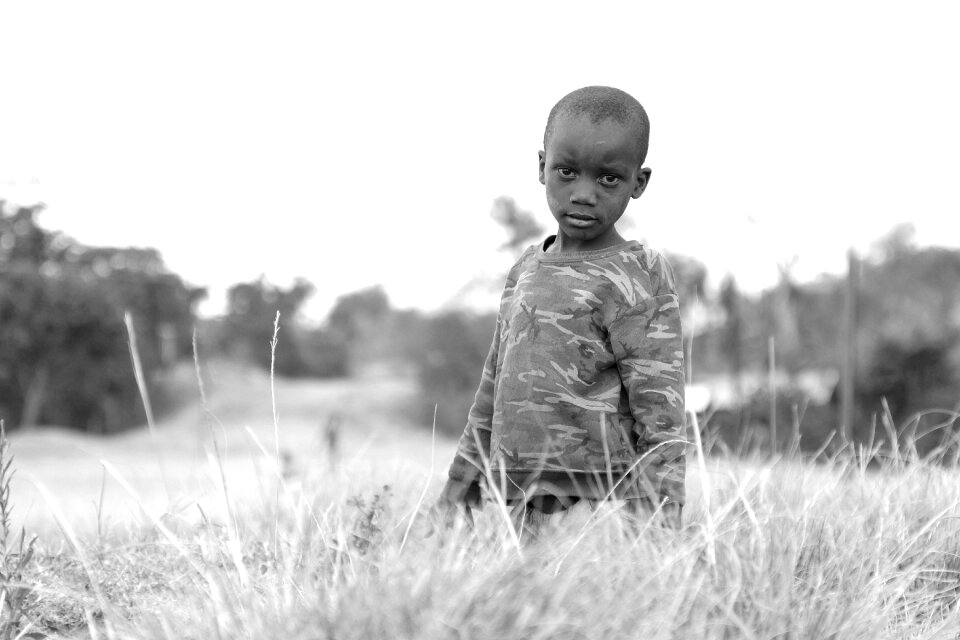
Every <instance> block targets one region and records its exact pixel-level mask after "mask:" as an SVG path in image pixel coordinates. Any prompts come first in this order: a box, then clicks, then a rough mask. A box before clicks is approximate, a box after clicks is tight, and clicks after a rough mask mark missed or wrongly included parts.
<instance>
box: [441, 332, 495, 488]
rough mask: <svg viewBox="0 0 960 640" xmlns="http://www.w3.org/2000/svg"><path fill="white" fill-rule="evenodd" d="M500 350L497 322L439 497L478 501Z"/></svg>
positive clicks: (490, 425)
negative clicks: (477, 386) (464, 424)
mask: <svg viewBox="0 0 960 640" xmlns="http://www.w3.org/2000/svg"><path fill="white" fill-rule="evenodd" d="M499 353H500V322H499V319H498V321H497V328H496V331H495V333H494V335H493V342H492V343H491V345H490V352H489V353H488V354H487V360H486V362H485V363H484V365H483V373H482V375H481V377H480V386H479V388H478V389H477V394H476V396H475V397H474V400H473V406H471V407H470V412H469V413H468V414H467V426H466V427H465V428H464V430H463V435H461V436H460V444H459V445H458V446H457V454H456V456H454V458H453V464H451V465H450V470H449V472H448V480H447V484H446V486H444V488H443V493H442V494H441V496H440V500H441V501H445V502H449V503H453V504H468V505H477V504H479V503H480V485H479V480H480V476H481V475H482V473H483V472H482V469H483V459H484V458H485V457H487V456H489V455H490V432H491V429H492V421H493V390H494V379H495V378H496V373H497V356H498V354H499Z"/></svg>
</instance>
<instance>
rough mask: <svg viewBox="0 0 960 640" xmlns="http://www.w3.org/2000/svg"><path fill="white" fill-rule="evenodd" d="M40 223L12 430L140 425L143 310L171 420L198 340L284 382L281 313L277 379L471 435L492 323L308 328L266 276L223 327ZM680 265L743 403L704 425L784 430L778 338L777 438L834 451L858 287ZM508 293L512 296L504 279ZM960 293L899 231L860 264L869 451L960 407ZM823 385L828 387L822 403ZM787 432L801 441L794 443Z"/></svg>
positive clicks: (358, 307)
mask: <svg viewBox="0 0 960 640" xmlns="http://www.w3.org/2000/svg"><path fill="white" fill-rule="evenodd" d="M42 209H43V207H42V205H36V206H33V207H21V206H16V205H12V204H9V203H2V208H0V327H2V340H0V417H3V418H4V420H5V421H6V423H7V425H8V426H16V425H33V424H57V425H63V426H71V427H75V428H78V429H84V430H91V431H99V432H111V431H115V430H117V429H120V428H124V427H128V426H132V425H135V424H138V423H140V422H142V418H143V415H142V409H141V408H140V403H139V399H138V396H137V392H136V389H135V384H134V378H133V375H132V370H131V365H130V358H129V352H128V347H127V336H126V330H125V327H124V325H123V312H124V310H130V311H131V313H132V314H133V316H134V318H135V324H136V328H137V333H138V336H137V337H138V343H139V347H140V350H141V355H142V358H143V361H144V364H145V367H146V369H147V374H148V376H147V377H148V382H149V385H150V387H151V393H152V394H153V395H154V396H155V404H158V405H159V407H160V409H163V408H164V407H169V406H172V404H173V400H174V398H173V397H172V396H173V395H175V394H174V393H173V392H172V391H171V387H169V385H166V384H165V381H166V380H167V378H168V377H169V373H170V371H171V370H172V369H173V368H174V366H175V365H176V363H177V362H178V361H181V360H186V359H189V358H190V356H191V348H192V344H191V336H192V334H193V331H194V327H195V326H196V327H197V328H198V337H199V342H200V344H201V347H202V350H203V352H204V355H205V357H222V358H229V359H232V360H238V361H242V362H245V363H247V364H249V365H251V366H255V367H259V368H263V369H269V367H270V364H271V346H270V345H271V340H272V338H273V334H274V321H275V319H276V316H277V312H279V313H280V325H279V333H278V341H277V344H276V359H275V361H274V365H275V371H276V373H277V374H278V375H282V376H290V377H302V376H311V377H337V376H350V375H367V374H369V373H371V372H378V373H380V374H385V375H390V376H402V377H407V378H412V379H414V380H416V381H417V384H418V385H419V387H420V389H421V394H420V398H419V399H418V401H417V402H416V403H415V406H411V407H408V408H407V409H408V410H409V411H410V412H412V415H413V416H414V417H415V418H416V419H417V421H418V422H420V423H421V424H425V425H429V424H430V423H431V422H432V420H433V415H434V411H435V410H436V415H437V426H438V428H439V429H441V430H442V431H446V432H449V433H451V434H458V433H459V432H460V431H461V430H462V428H463V424H464V421H465V418H466V413H467V410H468V409H469V406H470V403H471V402H472V400H473V394H474V392H475V390H476V385H477V384H478V382H479V378H480V371H481V368H482V364H483V360H484V358H485V356H486V354H487V350H488V348H489V344H490V340H491V338H492V335H493V329H494V324H495V317H496V314H495V313H494V312H486V313H481V312H477V311H476V310H472V309H470V308H467V307H464V306H461V305H459V304H458V303H457V302H456V298H454V302H452V303H451V305H449V306H448V307H446V308H443V309H440V310H438V311H436V312H433V313H424V312H420V311H415V310H408V309H397V308H395V307H393V305H392V304H391V303H390V300H389V298H388V296H387V293H386V292H385V291H384V290H383V289H382V288H380V287H370V288H367V289H363V290H360V291H355V292H352V293H345V294H344V295H342V296H341V297H340V298H338V299H337V301H336V303H335V304H334V306H333V308H332V310H331V311H330V313H329V314H328V315H327V317H326V318H324V319H323V320H322V321H319V322H317V321H312V322H311V321H308V320H306V319H305V318H303V317H302V313H301V310H302V307H303V304H304V302H306V301H307V300H308V299H309V297H310V296H311V295H312V293H313V285H312V284H311V283H310V282H309V281H307V280H305V279H299V280H296V281H295V282H293V283H292V284H291V285H289V286H287V287H283V286H278V285H276V284H273V283H270V282H267V281H266V280H265V279H263V278H260V279H258V280H255V281H252V282H242V283H237V284H235V285H234V286H232V287H231V288H230V289H229V291H228V296H227V307H226V311H225V313H224V314H223V315H222V316H220V317H216V318H208V319H198V318H197V317H196V313H195V306H196V303H197V301H198V300H200V299H201V298H202V297H203V296H204V290H203V289H200V288H196V287H193V286H190V285H187V284H186V283H184V282H183V280H182V279H181V278H180V277H179V276H177V275H176V274H174V273H171V272H170V271H169V270H168V269H167V268H166V266H165V265H164V263H163V260H162V258H161V257H160V255H159V253H158V252H157V251H156V250H154V249H149V248H110V247H87V246H84V245H81V244H80V243H77V242H75V241H73V240H72V239H70V238H68V237H66V236H64V235H63V234H61V233H58V232H54V231H48V230H45V229H43V228H42V227H40V226H39V225H38V224H37V221H36V218H37V214H39V213H40V212H41V211H42ZM492 218H493V219H494V220H495V221H496V222H497V223H498V224H499V225H501V227H502V228H503V230H504V233H505V238H506V239H505V241H504V243H503V244H502V245H501V246H500V247H499V250H500V251H503V252H506V253H508V254H510V255H512V256H514V257H516V256H518V255H519V254H520V253H521V252H522V251H523V249H524V248H525V247H527V246H528V245H529V244H530V243H531V242H535V241H539V240H540V239H541V238H542V237H543V236H544V235H545V234H546V232H545V230H544V229H543V228H542V227H540V226H539V225H538V224H537V222H536V220H535V219H534V217H533V216H532V215H531V214H530V213H529V212H527V211H524V210H522V209H520V208H519V207H518V206H517V205H516V203H515V202H514V201H513V200H511V199H509V198H499V199H498V200H496V201H495V202H494V205H493V209H492ZM492 249H493V248H492ZM668 257H669V259H670V262H671V264H672V265H673V268H674V271H675V273H676V276H677V285H678V290H679V293H680V296H681V307H682V313H683V316H684V327H685V333H686V336H685V338H686V348H687V353H688V358H689V359H688V362H690V363H692V365H693V366H692V367H691V371H690V374H691V377H692V381H693V382H695V383H700V384H703V385H706V386H708V387H711V388H714V389H716V388H719V387H718V385H719V386H720V387H724V386H725V387H726V388H727V389H728V390H730V389H732V392H728V393H727V394H726V396H725V397H724V396H723V394H717V393H715V394H713V396H711V398H712V399H711V401H710V403H709V405H708V406H707V407H706V412H705V414H704V415H703V416H702V417H703V418H704V421H705V422H706V423H707V425H708V429H712V430H713V432H714V433H713V435H714V436H716V437H718V438H720V439H721V440H723V441H725V442H726V443H727V444H728V445H736V444H737V443H741V444H742V443H744V442H754V444H758V443H759V440H762V434H764V433H765V432H766V426H767V425H768V424H769V422H770V419H771V416H770V405H771V403H770V397H769V391H770V390H769V388H768V385H767V379H768V375H767V374H768V369H769V365H770V363H769V362H768V358H769V351H768V348H769V344H770V339H771V338H772V339H773V342H774V344H775V349H776V364H777V371H778V377H777V386H778V389H777V394H778V409H777V411H778V415H777V420H778V423H780V424H784V425H791V424H792V423H793V422H794V421H795V420H796V419H797V418H802V425H801V430H802V432H803V436H804V443H803V444H804V446H809V447H817V446H819V444H820V443H821V442H822V441H823V439H825V438H826V437H828V436H829V434H830V432H831V431H832V430H833V429H835V428H836V426H837V422H838V416H837V398H836V392H835V389H834V388H833V385H834V384H835V380H836V377H837V376H836V372H837V370H838V368H839V366H840V361H839V358H840V354H841V353H842V351H843V348H844V342H843V341H844V336H843V331H842V326H843V309H844V305H845V290H846V286H847V284H846V281H845V277H841V276H824V277H822V278H820V279H819V280H817V281H815V282H809V283H799V282H796V281H795V279H794V278H793V277H792V274H791V272H790V268H789V265H784V266H782V267H781V278H780V282H779V284H778V285H777V286H776V287H773V288H771V289H770V290H767V291H764V292H762V293H760V294H757V295H744V294H742V293H741V292H740V291H739V290H738V287H737V283H736V281H735V280H734V279H733V278H732V277H730V276H726V277H725V278H724V279H723V280H722V281H721V282H719V283H714V282H712V281H711V277H710V273H709V270H708V268H707V266H706V265H704V264H702V263H701V262H699V261H697V260H695V259H693V258H689V257H685V256H679V255H672V254H671V255H669V256H668ZM495 279H496V280H497V282H496V283H493V284H492V286H494V287H498V286H499V284H500V281H501V278H495ZM958 282H960V251H957V250H952V249H944V248H937V247H930V248H924V249H920V248H917V247H916V246H915V245H914V244H913V242H912V236H911V231H910V229H909V227H900V228H897V229H894V230H893V231H892V232H891V233H890V235H889V236H888V237H887V238H885V239H884V240H883V241H881V242H880V243H878V244H877V245H876V247H875V249H874V251H873V252H872V253H871V254H870V255H869V256H867V257H866V258H865V259H864V260H863V261H862V262H861V266H860V273H859V288H858V292H857V307H858V332H857V337H856V351H857V380H858V386H857V394H856V395H857V403H858V421H857V425H856V430H855V434H854V435H855V437H856V439H858V440H867V439H868V438H869V437H870V434H871V433H872V432H873V430H874V427H875V426H876V424H877V416H878V415H879V412H880V411H881V409H882V408H883V407H884V403H886V404H885V406H886V408H887V409H889V412H890V416H889V417H890V418H891V419H892V421H893V422H894V423H895V424H896V425H898V426H903V425H904V424H906V423H908V422H909V421H910V419H911V418H912V417H915V416H918V415H919V414H921V413H923V412H925V411H927V410H930V409H934V408H936V409H941V410H946V411H948V412H949V411H950V410H954V411H956V409H957V408H958V405H960V348H958V345H960V287H958V284H957V283H958ZM810 380H819V384H820V387H821V389H820V392H819V393H817V392H814V390H813V389H812V387H811V384H810ZM824 387H825V388H826V393H823V388H824ZM885 410H886V409H884V411H885ZM946 415H947V417H948V418H949V417H950V416H949V413H948V414H946ZM955 418H956V416H955V415H954V416H953V418H952V419H951V420H948V421H947V422H946V423H944V422H943V421H944V414H942V413H941V414H937V415H933V416H929V417H921V418H919V419H918V420H917V421H916V423H915V424H914V425H913V427H912V428H913V429H914V431H915V432H918V433H919V437H918V439H917V442H918V443H920V445H921V446H927V447H930V446H934V445H935V444H936V443H937V442H940V441H941V439H942V437H943V434H944V433H952V432H953V431H955V430H956V428H957V425H956V424H955V422H956V420H955ZM923 420H926V421H927V424H926V425H924V424H923ZM937 421H939V422H937ZM941 423H942V424H941ZM937 426H939V427H940V428H939V429H938V431H939V433H938V434H936V437H934V436H930V437H928V438H927V439H926V440H925V439H924V437H923V436H922V434H923V432H924V431H925V430H928V429H929V428H933V427H937ZM948 427H949V428H948ZM782 433H783V434H784V437H785V438H786V437H790V429H786V428H785V429H783V430H782ZM758 438H759V439H758Z"/></svg>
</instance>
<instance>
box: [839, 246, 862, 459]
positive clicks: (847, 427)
mask: <svg viewBox="0 0 960 640" xmlns="http://www.w3.org/2000/svg"><path fill="white" fill-rule="evenodd" d="M859 281H860V260H859V258H858V257H857V254H856V252H855V251H854V250H853V249H850V250H849V251H848V252H847V287H846V295H845V299H844V308H843V342H844V343H843V348H842V353H843V362H842V364H841V367H840V433H841V435H842V436H843V439H844V442H845V443H848V442H849V443H852V442H853V426H854V423H855V421H856V418H857V416H856V404H855V400H854V392H855V389H856V384H857V290H858V289H859V288H860V282H859Z"/></svg>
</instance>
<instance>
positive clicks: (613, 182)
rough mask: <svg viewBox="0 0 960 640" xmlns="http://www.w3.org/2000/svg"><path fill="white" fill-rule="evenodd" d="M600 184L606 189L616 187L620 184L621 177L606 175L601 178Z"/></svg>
mask: <svg viewBox="0 0 960 640" xmlns="http://www.w3.org/2000/svg"><path fill="white" fill-rule="evenodd" d="M599 182H600V184H602V185H603V186H605V187H615V186H617V185H618V184H620V177H619V176H615V175H611V174H609V173H608V174H606V175H603V176H600V180H599Z"/></svg>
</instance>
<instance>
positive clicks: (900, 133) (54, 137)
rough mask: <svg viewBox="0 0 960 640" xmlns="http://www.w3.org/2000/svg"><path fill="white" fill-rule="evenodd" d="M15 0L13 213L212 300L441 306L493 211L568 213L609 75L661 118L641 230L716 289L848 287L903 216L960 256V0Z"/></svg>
mask: <svg viewBox="0 0 960 640" xmlns="http://www.w3.org/2000/svg"><path fill="white" fill-rule="evenodd" d="M464 6H465V5H464V3H456V2H444V3H435V4H431V3H418V2H403V3H400V2H389V3H361V2H350V3H346V2H344V3H339V2H338V3H332V2H331V3H306V2H305V3H281V2H270V3H266V2H264V3H242V2H224V3H212V2H207V3H204V2H182V3H181V2H155V3H141V2H117V3H101V2H83V3H79V2H69V3H67V2H64V3H44V2H10V1H5V2H4V3H3V4H2V5H0V25H2V32H0V92H2V93H0V198H6V199H8V200H14V201H16V202H19V203H21V204H30V203H32V202H34V201H38V200H39V201H43V202H45V203H47V205H48V207H49V208H48V210H47V211H46V212H45V213H44V214H43V216H42V218H41V223H42V224H43V225H44V226H46V227H48V228H52V229H59V230H62V231H64V232H66V233H67V234H68V235H71V236H73V237H74V238H76V239H77V240H79V241H81V242H84V243H88V244H96V245H116V246H127V245H140V246H154V247H157V248H158V249H160V250H161V251H162V253H163V255H164V257H165V259H166V261H167V264H168V265H169V266H170V268H172V269H173V270H175V271H176V272H178V273H179V274H181V275H182V276H184V277H185V278H186V279H187V280H188V281H190V282H191V283H193V284H197V285H205V286H209V287H211V292H212V293H213V297H212V299H211V302H210V303H209V304H208V305H207V306H206V307H205V311H207V312H216V311H218V310H219V305H220V304H222V292H223V290H224V288H225V287H226V286H228V285H229V284H231V283H234V282H238V281H245V280H250V279H253V278H256V277H258V276H259V275H261V274H265V275H266V277H267V278H268V279H270V280H273V281H275V282H278V283H281V284H285V283H288V282H289V281H290V280H291V279H292V278H293V277H295V276H298V275H299V276H303V277H306V278H308V279H309V280H311V281H312V282H313V283H314V284H315V285H316V286H317V293H316V295H315V298H314V300H313V302H312V309H313V310H314V312H315V313H322V311H323V310H324V309H326V308H328V307H329V305H330V304H331V303H332V301H333V299H334V298H335V296H336V295H337V294H339V293H344V292H347V291H351V290H354V289H357V288H360V287H364V286H368V285H371V284H375V283H382V284H383V285H384V287H385V288H386V290H387V292H388V293H389V294H390V296H391V298H392V299H393V301H394V303H395V304H397V305H398V306H419V307H423V308H426V309H433V308H436V307H438V306H440V305H443V304H444V303H447V302H449V301H450V299H451V298H452V297H453V296H454V295H455V294H456V292H457V291H458V289H460V287H461V286H462V285H463V284H464V283H465V282H467V281H469V280H471V279H472V278H476V277H480V276H483V275H485V274H491V273H497V272H499V271H503V270H505V269H506V267H507V266H508V265H509V257H508V256H507V255H504V254H502V253H498V251H497V247H498V246H499V245H500V244H501V243H502V242H503V240H504V235H503V233H502V231H501V230H500V229H499V228H498V227H497V226H496V224H495V223H494V222H493V221H492V220H491V218H490V215H489V214H490V209H491V205H492V203H493V200H494V199H495V198H496V197H498V196H502V195H507V196H511V197H513V198H514V199H515V200H516V201H517V203H518V204H519V206H520V207H521V208H524V209H528V210H530V211H532V212H534V214H535V215H536V216H537V217H538V219H539V220H541V221H542V222H543V223H544V225H545V226H548V225H549V223H551V222H552V218H550V215H549V212H548V210H547V208H546V203H545V200H544V195H543V187H542V186H541V185H540V184H539V182H538V181H537V173H536V160H537V151H538V150H539V149H540V148H541V140H542V135H543V126H544V122H545V119H546V115H547V112H548V111H549V109H550V107H551V106H552V105H553V103H554V102H555V101H556V100H557V99H559V98H560V97H561V96H562V95H564V94H565V93H567V92H568V91H570V90H572V89H575V88H577V87H580V86H584V85H588V84H608V85H614V86H617V87H620V88H622V89H624V90H626V91H628V92H630V93H632V94H633V95H634V96H636V97H637V98H638V99H639V100H640V101H641V102H642V103H643V104H644V106H645V107H646V108H647V111H648V112H649V114H650V118H651V122H652V135H651V148H650V153H649V156H648V165H649V166H650V167H651V168H652V169H653V177H652V181H651V184H650V187H649V188H648V190H647V192H646V193H645V194H644V196H643V197H642V198H641V199H640V200H638V201H635V202H633V203H632V204H631V205H630V207H629V208H628V210H627V217H628V218H629V220H630V222H629V224H628V226H627V227H625V228H624V230H623V233H624V235H626V236H627V237H631V238H637V239H643V240H645V241H647V242H649V243H650V244H651V245H653V246H655V247H658V248H661V249H666V250H668V251H671V252H675V253H682V254H687V255H691V256H694V257H696V258H698V259H700V260H701V261H703V262H704V263H706V264H707V266H708V267H709V269H710V272H711V277H712V279H713V280H714V282H716V281H719V279H720V277H721V276H722V274H723V273H725V272H728V271H729V272H733V273H734V274H735V275H736V277H737V278H738V281H739V282H740V283H741V284H742V285H743V286H744V287H745V288H747V289H758V288H760V287H763V286H766V285H769V284H772V283H773V282H774V281H775V279H776V276H777V265H778V264H793V267H792V268H793V272H794V274H795V275H796V276H797V277H799V278H801V279H809V278H812V277H814V276H815V275H816V274H818V273H820V272H823V271H836V272H839V271H840V270H841V269H842V268H843V265H844V259H845V258H844V255H845V252H846V250H847V248H848V247H850V246H854V247H857V248H859V249H860V250H864V251H865V250H867V249H869V247H870V246H871V244H872V243H873V242H875V241H876V239H877V238H879V237H880V236H882V235H884V234H886V233H887V232H888V231H889V230H890V228H891V227H893V226H894V225H896V224H898V223H903V222H912V223H914V224H915V226H916V229H917V239H918V241H919V242H921V243H923V244H929V243H936V244H947V245H950V246H958V245H960V206H958V205H960V196H958V181H960V116H958V114H960V91H958V88H957V87H958V86H960V82H958V81H957V75H958V71H957V68H958V63H960V38H958V37H957V33H958V32H960V9H958V8H957V7H960V4H958V3H954V2H942V3H933V2H911V3H907V2H900V3H886V2H863V3H853V2H839V1H836V0H834V1H825V2H818V1H814V2H810V1H805V2H793V3H780V2H723V3H717V2H703V3H679V2H658V3H652V2H651V3H642V2H622V3H620V2H607V3H603V4H602V5H601V4H598V3H591V2H578V3H573V2H558V1H556V0H554V1H551V2H504V3H500V2H489V1H484V2H478V3H475V4H474V5H473V7H474V8H472V9H468V8H464Z"/></svg>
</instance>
